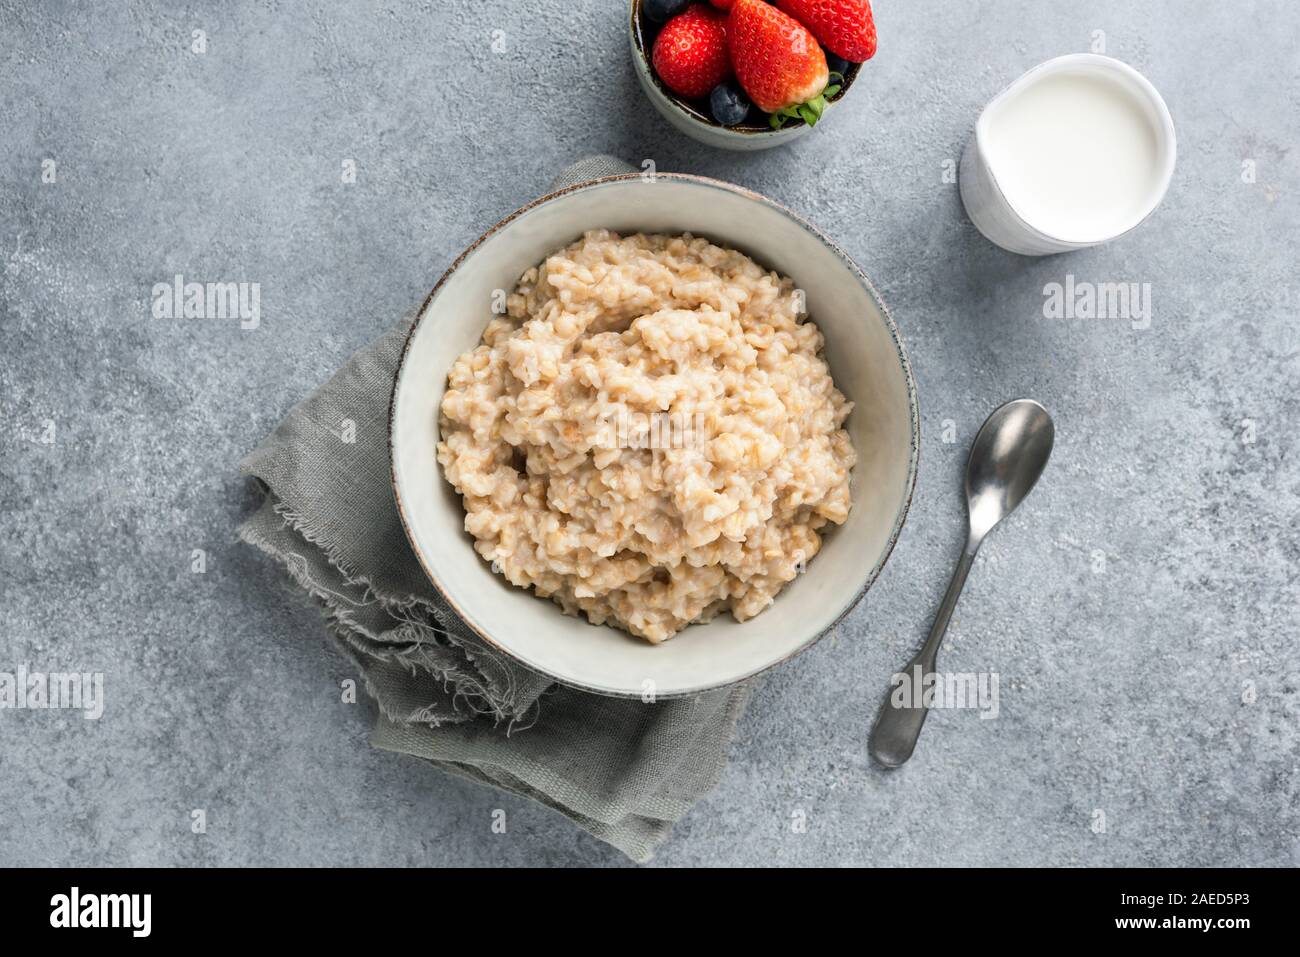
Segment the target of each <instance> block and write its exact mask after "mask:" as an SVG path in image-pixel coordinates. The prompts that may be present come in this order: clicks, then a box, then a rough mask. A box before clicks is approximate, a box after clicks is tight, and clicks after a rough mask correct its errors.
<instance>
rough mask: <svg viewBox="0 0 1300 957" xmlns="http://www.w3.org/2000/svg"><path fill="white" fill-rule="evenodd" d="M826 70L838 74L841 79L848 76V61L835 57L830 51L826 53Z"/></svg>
mask: <svg viewBox="0 0 1300 957" xmlns="http://www.w3.org/2000/svg"><path fill="white" fill-rule="evenodd" d="M826 69H827V70H829V71H830V72H831V73H838V74H839V75H840V76H841V77H846V76H848V75H849V61H848V60H846V59H844V57H842V56H836V55H835V54H834V53H832V52H831V51H830V50H827V51H826Z"/></svg>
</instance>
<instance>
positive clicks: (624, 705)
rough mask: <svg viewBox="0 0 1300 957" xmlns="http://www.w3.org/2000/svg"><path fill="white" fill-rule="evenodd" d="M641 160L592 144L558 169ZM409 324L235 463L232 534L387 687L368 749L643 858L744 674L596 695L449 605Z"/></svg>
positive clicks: (572, 172) (701, 767)
mask: <svg viewBox="0 0 1300 957" xmlns="http://www.w3.org/2000/svg"><path fill="white" fill-rule="evenodd" d="M631 169H632V167H630V166H628V165H627V164H626V163H623V162H621V161H619V160H615V159H613V158H612V157H607V156H594V157H589V158H588V159H586V160H583V161H581V162H580V163H577V164H575V165H574V166H571V167H569V169H567V170H565V171H564V173H563V174H562V175H561V176H560V177H559V178H558V179H557V180H556V182H555V183H554V184H553V185H554V187H555V188H560V187H562V186H566V185H571V184H573V183H579V182H583V181H584V180H588V179H592V178H595V177H597V176H604V175H609V174H612V173H620V172H627V171H630V170H631ZM410 322H411V321H410V320H409V319H408V320H407V321H405V322H403V323H401V324H400V325H399V326H398V327H397V328H395V329H393V330H392V331H390V332H388V333H386V334H385V335H383V336H381V337H380V338H379V339H378V340H377V341H375V342H374V343H372V344H371V345H369V346H367V347H366V348H364V349H362V350H361V351H360V352H358V353H357V354H356V355H354V356H353V357H352V358H351V359H350V360H349V361H348V363H347V364H346V365H345V366H344V367H343V368H342V369H340V370H339V371H338V372H337V373H336V374H335V375H334V377H333V378H332V379H330V380H329V381H328V382H327V383H325V385H324V386H322V387H321V388H320V389H318V390H317V391H316V392H315V393H314V394H313V395H311V396H310V397H309V398H307V399H306V400H305V401H303V402H302V403H301V404H299V405H298V406H297V407H296V408H294V409H293V410H292V411H291V412H290V413H289V415H288V417H287V418H285V420H284V421H283V422H281V423H280V425H279V427H278V428H276V430H275V432H274V433H272V434H271V436H270V437H269V438H267V439H266V440H265V441H264V442H263V443H262V444H261V445H260V446H259V447H258V448H257V449H256V450H255V451H254V452H253V453H252V454H251V455H249V456H248V458H247V459H246V460H245V461H244V462H243V463H242V465H241V470H242V471H243V472H245V473H246V474H249V475H253V476H255V477H256V478H258V479H259V480H260V482H261V484H262V485H263V486H264V488H265V491H266V496H265V500H264V501H263V502H262V505H261V506H260V508H259V509H258V510H257V511H256V512H255V513H254V514H253V515H252V516H250V517H249V518H248V519H247V520H246V521H245V522H244V523H243V525H242V526H241V527H240V529H239V535H240V537H241V538H242V539H244V540H245V541H247V542H249V543H251V544H253V545H255V546H257V547H258V548H260V549H262V550H263V551H265V552H266V553H267V554H269V555H271V556H272V557H273V558H275V559H276V560H278V561H279V562H281V563H282V564H283V565H284V566H285V567H286V569H287V570H288V572H289V574H290V575H291V576H292V578H293V580H294V581H295V582H297V583H298V584H299V585H300V586H301V587H302V588H303V589H304V590H305V591H306V592H307V593H308V594H310V595H311V596H312V598H314V599H315V600H316V601H317V602H318V603H319V604H320V606H321V607H322V609H323V611H324V613H325V617H326V621H327V626H328V628H329V630H330V632H331V633H332V634H333V635H334V636H335V638H337V639H338V642H339V645H340V646H341V647H342V648H343V650H344V651H345V652H346V653H347V654H348V655H349V657H351V658H352V660H353V661H354V662H355V663H356V665H357V667H358V668H359V669H360V671H361V674H362V676H363V678H364V682H365V687H366V689H367V691H368V692H369V693H370V694H371V695H372V696H373V697H374V698H375V700H376V701H377V702H378V706H379V708H378V710H379V718H378V722H377V724H376V727H375V729H374V731H373V733H372V735H371V743H372V744H373V745H374V746H375V747H378V748H383V749H386V750H389V751H399V752H403V753H406V754H411V755H415V756H417V757H420V758H424V759H426V760H428V761H429V762H430V763H431V764H433V765H434V766H435V767H438V768H441V769H443V770H445V771H449V772H451V773H453V774H457V775H460V776H461V777H465V778H469V779H470V780H473V781H478V782H481V783H484V784H491V785H494V786H496V787H498V788H502V789H504V790H506V791H510V792H513V793H515V794H522V795H525V796H527V797H530V798H532V799H533V800H535V801H538V802H540V803H542V804H544V805H546V806H547V807H551V808H554V809H555V810H557V811H559V812H560V813H561V814H564V815H566V816H567V817H569V818H570V819H572V820H573V821H574V822H575V823H577V824H578V825H580V826H581V827H583V828H585V829H586V830H588V831H590V832H591V833H592V834H594V835H595V836H596V837H598V838H600V839H601V840H603V841H607V842H608V843H610V844H612V845H614V846H615V847H617V848H618V849H619V850H621V851H622V852H623V853H625V854H626V855H627V856H628V857H630V858H632V859H633V860H636V861H646V860H649V859H650V857H651V855H652V854H653V853H654V850H655V848H656V847H657V846H658V845H659V844H660V843H661V842H662V841H663V840H664V839H665V838H666V837H667V836H668V833H669V831H670V830H671V829H672V825H673V824H674V823H676V821H678V820H679V819H680V818H681V817H682V815H684V814H685V813H686V812H687V811H688V810H690V808H691V806H692V805H693V804H694V803H695V802H696V801H697V800H698V799H699V798H700V797H702V796H703V795H704V794H706V793H707V792H708V791H710V790H712V788H713V787H714V785H715V784H717V781H718V778H719V777H720V775H721V773H722V769H723V767H724V766H725V765H726V760H727V751H728V748H729V746H730V744H731V740H732V737H733V736H734V733H735V726H736V721H737V719H738V718H739V717H740V715H741V713H742V712H743V711H744V708H745V704H746V702H747V701H748V698H749V691H750V685H751V682H744V683H741V684H737V685H733V686H731V687H728V688H723V689H719V690H717V691H713V692H709V693H707V694H702V695H698V696H695V697H693V698H678V699H673V700H660V701H658V702H656V703H653V704H644V703H642V702H640V701H637V700H624V699H616V698H608V697H603V696H601V695H595V694H590V693H588V692H584V691H578V690H576V689H573V688H568V687H565V686H562V685H559V684H556V683H555V682H554V681H552V680H551V679H549V678H546V677H545V676H543V675H539V674H536V673H535V672H532V671H529V670H528V669H526V668H524V667H522V666H520V665H518V664H516V663H515V662H513V661H511V660H509V659H506V658H505V657H504V656H502V655H501V654H500V653H498V652H496V651H495V650H493V649H492V648H490V647H489V646H487V645H486V644H485V643H484V642H483V641H482V640H481V639H479V638H478V637H477V636H476V635H475V634H474V633H473V632H472V631H471V630H470V629H469V628H468V627H466V626H465V625H464V623H463V622H461V621H460V620H459V619H458V618H457V617H456V616H455V615H454V614H453V613H452V612H451V610H450V609H449V608H448V607H447V604H446V603H445V602H444V601H443V600H442V599H441V598H440V597H439V595H438V593H437V592H436V590H435V589H434V588H433V587H432V586H431V585H430V584H429V582H428V580H427V579H426V578H425V576H424V573H423V572H422V571H421V569H420V566H419V564H418V563H417V562H416V560H415V557H414V555H413V554H412V553H411V551H410V548H409V546H408V545H407V541H406V536H405V534H404V533H403V531H402V526H401V523H400V521H399V519H398V516H397V508H396V505H395V504H394V501H393V494H392V487H391V485H390V481H389V459H388V401H389V393H390V390H391V388H392V382H393V376H394V374H395V372H396V369H397V361H398V358H399V355H400V352H401V348H402V343H403V341H404V339H405V335H406V331H407V329H408V328H409V327H410ZM429 466H430V469H434V468H436V465H435V463H432V462H430V463H429ZM539 601H540V599H539ZM610 640H611V641H617V640H620V639H619V638H618V636H616V635H612V634H611V636H610Z"/></svg>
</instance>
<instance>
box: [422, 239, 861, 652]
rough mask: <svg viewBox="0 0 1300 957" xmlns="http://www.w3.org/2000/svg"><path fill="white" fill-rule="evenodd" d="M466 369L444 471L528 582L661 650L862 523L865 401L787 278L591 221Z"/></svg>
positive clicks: (745, 613) (470, 515)
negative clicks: (838, 529) (860, 443)
mask: <svg viewBox="0 0 1300 957" xmlns="http://www.w3.org/2000/svg"><path fill="white" fill-rule="evenodd" d="M505 310H506V311H505V314H504V315H499V316H496V317H494V318H493V319H492V320H491V322H489V323H488V326H487V329H486V330H485V331H484V333H483V341H482V343H481V344H479V345H478V346H476V347H475V348H474V349H471V350H470V351H469V352H466V353H465V354H464V355H462V356H461V357H460V358H459V359H457V360H456V363H455V365H454V366H453V367H452V369H451V373H450V375H449V376H448V383H447V392H446V395H445V396H444V398H443V400H442V408H441V418H440V429H441V441H440V442H439V443H438V461H439V462H440V463H441V465H442V468H443V470H444V473H445V475H446V477H447V479H448V481H450V482H451V484H452V485H453V486H454V487H455V488H456V490H457V491H458V492H459V493H460V494H461V495H462V496H463V499H464V504H465V529H466V531H468V532H469V533H470V535H472V536H473V537H474V540H475V545H474V547H475V549H476V550H477V551H478V553H479V554H480V555H481V556H482V557H483V558H484V559H486V560H487V561H489V562H491V563H492V565H493V568H494V570H497V571H499V572H500V573H501V574H502V575H504V576H505V578H506V579H507V580H508V581H510V582H511V583H512V584H514V585H517V586H519V587H521V588H532V589H533V590H534V592H536V593H537V594H538V595H540V596H542V597H545V598H551V599H553V600H554V601H556V602H557V603H559V605H560V606H561V607H562V608H563V609H564V610H565V611H566V612H567V613H569V614H577V613H579V612H582V613H584V614H585V615H586V616H587V618H588V619H589V620H590V621H591V622H593V623H595V624H603V623H609V624H612V625H616V626H618V627H620V628H623V629H626V630H627V631H629V632H631V633H632V634H634V635H637V636H639V637H641V638H644V639H646V640H648V641H651V642H656V643H657V642H661V641H664V640H666V639H668V638H671V637H672V636H673V635H675V634H676V633H677V632H678V631H680V630H681V629H682V628H684V627H686V626H687V625H689V624H691V623H692V622H701V621H707V620H709V619H710V618H712V617H713V616H714V615H716V614H718V613H719V612H722V611H729V612H731V614H732V615H733V616H735V618H736V620H737V621H745V620H746V619H748V618H752V617H753V616H754V615H757V614H758V613H759V612H761V611H762V610H763V609H764V608H766V607H767V606H768V605H770V604H771V603H772V601H773V599H775V597H776V595H777V593H778V592H780V590H781V589H782V588H783V587H784V586H785V585H786V584H787V583H788V582H790V581H792V580H793V579H794V578H795V577H796V576H797V575H798V574H799V573H800V572H801V571H802V570H803V568H804V564H805V563H806V562H808V561H809V560H811V559H812V557H813V556H814V555H816V554H817V551H818V549H819V548H820V547H821V534H820V532H821V531H822V530H823V529H824V527H825V526H826V525H827V524H828V523H836V524H842V523H843V522H844V521H845V519H846V518H848V514H849V507H850V500H849V471H850V470H851V469H852V468H853V465H854V462H855V453H854V450H853V446H852V444H851V443H850V441H849V436H848V433H847V432H845V431H844V429H843V424H844V420H845V418H846V417H847V416H848V414H849V412H850V410H851V409H852V403H851V402H849V401H848V400H847V399H845V397H844V396H843V395H841V394H840V392H839V391H838V390H837V389H836V388H835V384H834V383H833V382H832V381H831V375H830V370H829V369H828V367H827V365H826V363H825V361H824V360H823V359H822V358H821V355H820V352H821V349H822V335H821V332H820V330H818V328H817V326H816V324H815V323H813V322H812V321H810V320H808V319H806V318H805V317H804V316H803V314H802V295H801V294H800V293H799V292H798V291H797V290H796V289H795V287H794V283H793V282H791V281H790V280H789V279H787V278H785V277H783V276H778V275H777V274H776V273H773V272H769V271H767V270H764V269H762V268H761V267H759V266H758V265H757V264H756V263H754V261H753V260H751V259H749V258H748V257H746V256H744V255H742V254H741V253H739V252H736V251H735V250H732V249H725V248H723V247H720V246H715V245H713V244H712V243H710V242H708V241H706V240H704V239H700V238H698V237H694V236H691V235H689V234H686V235H681V236H646V235H640V234H637V235H630V236H619V235H617V234H615V233H611V232H608V231H604V230H595V231H592V232H589V233H587V234H586V235H585V236H583V237H582V238H581V239H579V240H578V241H577V242H575V243H573V244H572V245H570V246H568V247H566V248H565V249H562V250H560V251H559V252H556V253H554V254H553V255H551V256H550V257H548V258H547V259H546V261H545V262H543V263H541V264H540V265H539V266H537V267H535V268H533V269H530V270H528V272H526V273H525V274H524V275H523V277H522V278H521V279H520V281H519V285H518V286H517V287H516V289H515V290H514V292H513V293H512V294H511V295H510V296H509V297H508V298H507V300H506V303H505Z"/></svg>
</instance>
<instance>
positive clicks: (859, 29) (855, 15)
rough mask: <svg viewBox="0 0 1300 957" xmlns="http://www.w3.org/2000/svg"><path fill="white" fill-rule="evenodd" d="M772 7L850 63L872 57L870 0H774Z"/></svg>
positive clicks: (873, 27)
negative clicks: (791, 18) (775, 6)
mask: <svg viewBox="0 0 1300 957" xmlns="http://www.w3.org/2000/svg"><path fill="white" fill-rule="evenodd" d="M776 5H777V6H778V7H780V8H781V9H782V10H784V11H785V12H786V13H788V14H790V16H792V17H794V18H795V19H796V20H798V21H799V22H800V23H802V24H803V25H804V26H806V27H807V28H808V29H809V30H811V31H812V32H813V36H815V37H816V38H817V39H818V40H819V41H821V45H822V46H824V47H825V48H826V49H828V50H830V51H831V52H832V53H834V54H835V55H836V56H841V57H843V58H844V59H846V60H848V61H849V62H850V63H865V62H866V61H867V60H870V59H871V58H872V57H873V56H875V55H876V21H875V19H874V18H873V17H872V16H871V0H776Z"/></svg>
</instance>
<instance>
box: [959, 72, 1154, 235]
mask: <svg viewBox="0 0 1300 957" xmlns="http://www.w3.org/2000/svg"><path fill="white" fill-rule="evenodd" d="M1176 153H1177V143H1176V140H1175V136H1174V121H1173V119H1172V118H1171V117H1170V115H1169V108H1168V107H1166V106H1165V101H1164V100H1163V99H1161V97H1160V94H1159V93H1158V92H1157V91H1156V88H1155V87H1153V86H1152V85H1151V84H1150V82H1148V81H1147V79H1146V77H1144V76H1143V75H1142V74H1141V73H1139V72H1138V71H1137V70H1135V69H1133V68H1132V67H1131V66H1129V65H1128V64H1126V63H1121V62H1120V61H1119V60H1115V59H1112V58H1111V57H1105V56H1098V55H1096V54H1091V53H1079V54H1073V55H1070V56H1063V57H1057V58H1056V59H1054V60H1048V61H1047V62H1046V63H1043V64H1041V65H1039V66H1037V67H1035V68H1034V69H1032V70H1030V71H1029V72H1028V73H1026V74H1025V75H1024V76H1022V77H1021V78H1020V79H1018V80H1016V81H1015V82H1014V83H1012V84H1011V85H1010V86H1009V87H1007V88H1006V89H1005V90H1003V91H1002V92H1001V93H1000V94H998V96H997V97H996V98H995V99H994V100H993V101H992V102H991V103H989V105H988V106H987V107H985V109H984V112H983V113H981V114H980V118H979V121H978V122H977V123H976V125H975V135H974V136H973V137H972V138H971V141H970V142H969V143H968V144H967V145H966V150H965V152H964V153H963V154H962V158H961V177H960V181H961V198H962V202H963V203H964V204H965V206H966V212H967V215H969V216H970V218H971V222H973V223H974V224H975V226H976V227H977V228H978V229H979V231H980V232H982V233H983V234H984V235H985V236H987V237H988V238H989V239H991V240H992V241H993V242H995V243H997V244H998V245H999V246H1001V247H1002V248H1004V249H1008V250H1010V251H1011V252H1015V253H1021V254H1023V255H1026V256H1045V255H1048V254H1050V253H1059V252H1066V251H1068V250H1071V249H1082V248H1084V247H1086V246H1096V245H1098V244H1099V243H1104V242H1106V241H1107V240H1110V239H1114V238H1116V237H1117V236H1122V235H1123V234H1124V233H1127V232H1128V231H1129V230H1130V229H1133V228H1134V227H1135V226H1137V225H1138V224H1139V223H1141V222H1142V221H1143V220H1144V219H1146V218H1147V217H1148V216H1150V215H1151V213H1152V212H1154V211H1155V208H1156V207H1157V206H1159V205H1160V200H1161V199H1163V198H1164V195H1165V191H1166V190H1167V189H1168V188H1169V181H1170V179H1172V177H1173V173H1174V160H1175V156H1176Z"/></svg>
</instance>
